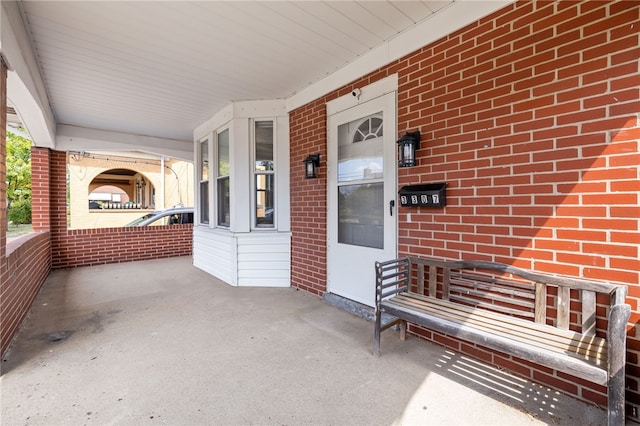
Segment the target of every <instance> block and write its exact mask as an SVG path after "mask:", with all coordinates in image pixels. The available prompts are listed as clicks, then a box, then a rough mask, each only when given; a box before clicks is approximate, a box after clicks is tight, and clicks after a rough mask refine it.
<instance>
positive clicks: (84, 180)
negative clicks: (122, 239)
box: [67, 152, 194, 229]
mask: <svg viewBox="0 0 640 426" xmlns="http://www.w3.org/2000/svg"><path fill="white" fill-rule="evenodd" d="M67 161H68V164H69V167H68V173H69V200H70V201H69V212H68V214H69V229H90V228H110V227H118V226H124V225H126V224H127V223H129V222H131V221H132V220H134V219H136V218H138V217H140V216H142V215H144V214H145V213H148V212H150V211H153V210H161V209H164V208H168V207H172V206H175V205H179V204H182V205H183V206H192V205H193V196H194V189H193V165H192V164H191V163H190V162H187V161H182V160H175V159H169V158H163V157H159V156H157V155H156V156H154V155H150V154H143V153H127V152H71V153H69V155H68V159H67Z"/></svg>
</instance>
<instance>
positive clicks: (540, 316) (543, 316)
mask: <svg viewBox="0 0 640 426" xmlns="http://www.w3.org/2000/svg"><path fill="white" fill-rule="evenodd" d="M534 321H535V322H537V323H538V324H546V323H547V286H546V285H544V284H540V283H536V307H535V309H534Z"/></svg>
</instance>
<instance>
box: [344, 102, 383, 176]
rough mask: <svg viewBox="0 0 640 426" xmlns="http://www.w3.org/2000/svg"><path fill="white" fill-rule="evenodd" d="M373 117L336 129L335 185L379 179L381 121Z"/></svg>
mask: <svg viewBox="0 0 640 426" xmlns="http://www.w3.org/2000/svg"><path fill="white" fill-rule="evenodd" d="M380 117H381V115H380V114H373V115H371V116H369V117H367V118H365V119H359V120H355V121H352V122H350V123H345V124H342V125H340V126H338V182H349V181H354V180H369V179H382V178H383V177H384V176H383V173H382V172H383V165H384V163H383V155H382V153H383V151H382V149H383V146H382V118H380Z"/></svg>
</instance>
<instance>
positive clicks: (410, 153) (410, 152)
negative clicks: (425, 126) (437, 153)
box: [397, 130, 420, 167]
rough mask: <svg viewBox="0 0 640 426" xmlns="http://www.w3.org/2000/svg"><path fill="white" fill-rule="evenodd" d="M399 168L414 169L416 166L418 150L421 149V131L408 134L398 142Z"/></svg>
mask: <svg viewBox="0 0 640 426" xmlns="http://www.w3.org/2000/svg"><path fill="white" fill-rule="evenodd" d="M397 143H398V166H399V167H413V166H415V165H416V150H418V149H420V131H419V130H416V131H415V132H411V133H409V132H407V133H405V134H404V136H402V137H401V138H400V139H398V141H397Z"/></svg>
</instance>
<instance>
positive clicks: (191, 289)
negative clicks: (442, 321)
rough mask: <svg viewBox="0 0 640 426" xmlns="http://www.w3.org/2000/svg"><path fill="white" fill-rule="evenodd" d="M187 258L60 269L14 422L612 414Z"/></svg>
mask: <svg viewBox="0 0 640 426" xmlns="http://www.w3.org/2000/svg"><path fill="white" fill-rule="evenodd" d="M372 339H373V324H372V323H371V322H367V321H366V320H364V319H362V318H359V317H356V316H354V315H352V314H350V313H347V312H345V311H342V310H339V309H338V308H335V307H333V306H330V305H328V304H327V303H324V302H323V301H322V300H321V299H320V298H318V297H315V296H312V295H310V294H307V293H305V292H303V291H296V290H295V289H266V288H233V287H230V286H228V285H226V284H224V283H222V282H221V281H219V280H217V279H216V278H214V277H211V276H210V275H208V274H206V273H204V272H202V271H200V270H198V269H196V268H194V267H193V266H192V265H191V258H190V257H181V258H173V259H162V260H154V261H145V262H135V263H123V264H114V265H104V266H96V267H86V268H78V269H70V270H58V271H54V272H52V274H51V275H50V276H49V279H48V280H47V282H46V283H45V285H44V287H43V289H42V291H41V293H40V295H39V296H38V298H37V299H36V301H35V303H34V306H33V308H32V310H31V313H30V315H29V317H28V319H27V321H26V322H25V324H24V325H23V328H22V330H21V332H20V334H19V336H18V338H17V340H16V341H15V342H14V344H13V346H12V348H11V349H10V351H9V352H8V354H6V356H5V358H4V359H3V360H2V361H3V362H2V377H1V378H0V385H1V392H2V393H1V406H2V411H1V416H2V417H1V418H0V420H1V423H2V424H3V425H31V424H47V425H54V424H55V425H58V424H60V425H62V424H64V425H75V424H88V425H91V424H135V425H139V424H171V425H193V424H217V425H245V424H280V425H297V424H320V425H325V424H331V425H390V424H416V425H417V424H420V425H426V424H447V425H453V424H467V425H469V424H474V425H479V424H491V425H498V424H503V425H520V424H566V425H576V424H580V425H590V424H594V425H595V424H606V412H605V411H604V410H602V409H600V408H598V407H595V406H593V405H590V404H585V403H582V402H580V401H577V400H575V399H573V398H571V397H568V396H565V395H562V394H559V393H556V392H554V391H551V390H548V389H546V388H544V387H541V386H538V385H535V384H532V383H530V382H528V381H525V380H522V379H520V378H517V377H514V376H511V375H509V374H506V373H505V372H503V371H499V370H496V369H492V368H490V367H488V366H486V365H485V364H483V363H480V362H478V361H475V360H473V359H470V358H468V357H465V356H461V355H459V354H456V353H452V352H450V351H447V350H445V349H443V348H441V347H438V346H435V345H432V344H429V343H427V342H425V341H422V340H420V339H417V338H415V337H409V338H408V339H407V341H405V342H401V341H400V340H399V337H398V332H396V331H391V330H389V331H387V332H385V333H383V339H382V355H381V357H380V358H375V357H374V356H373V355H372Z"/></svg>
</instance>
